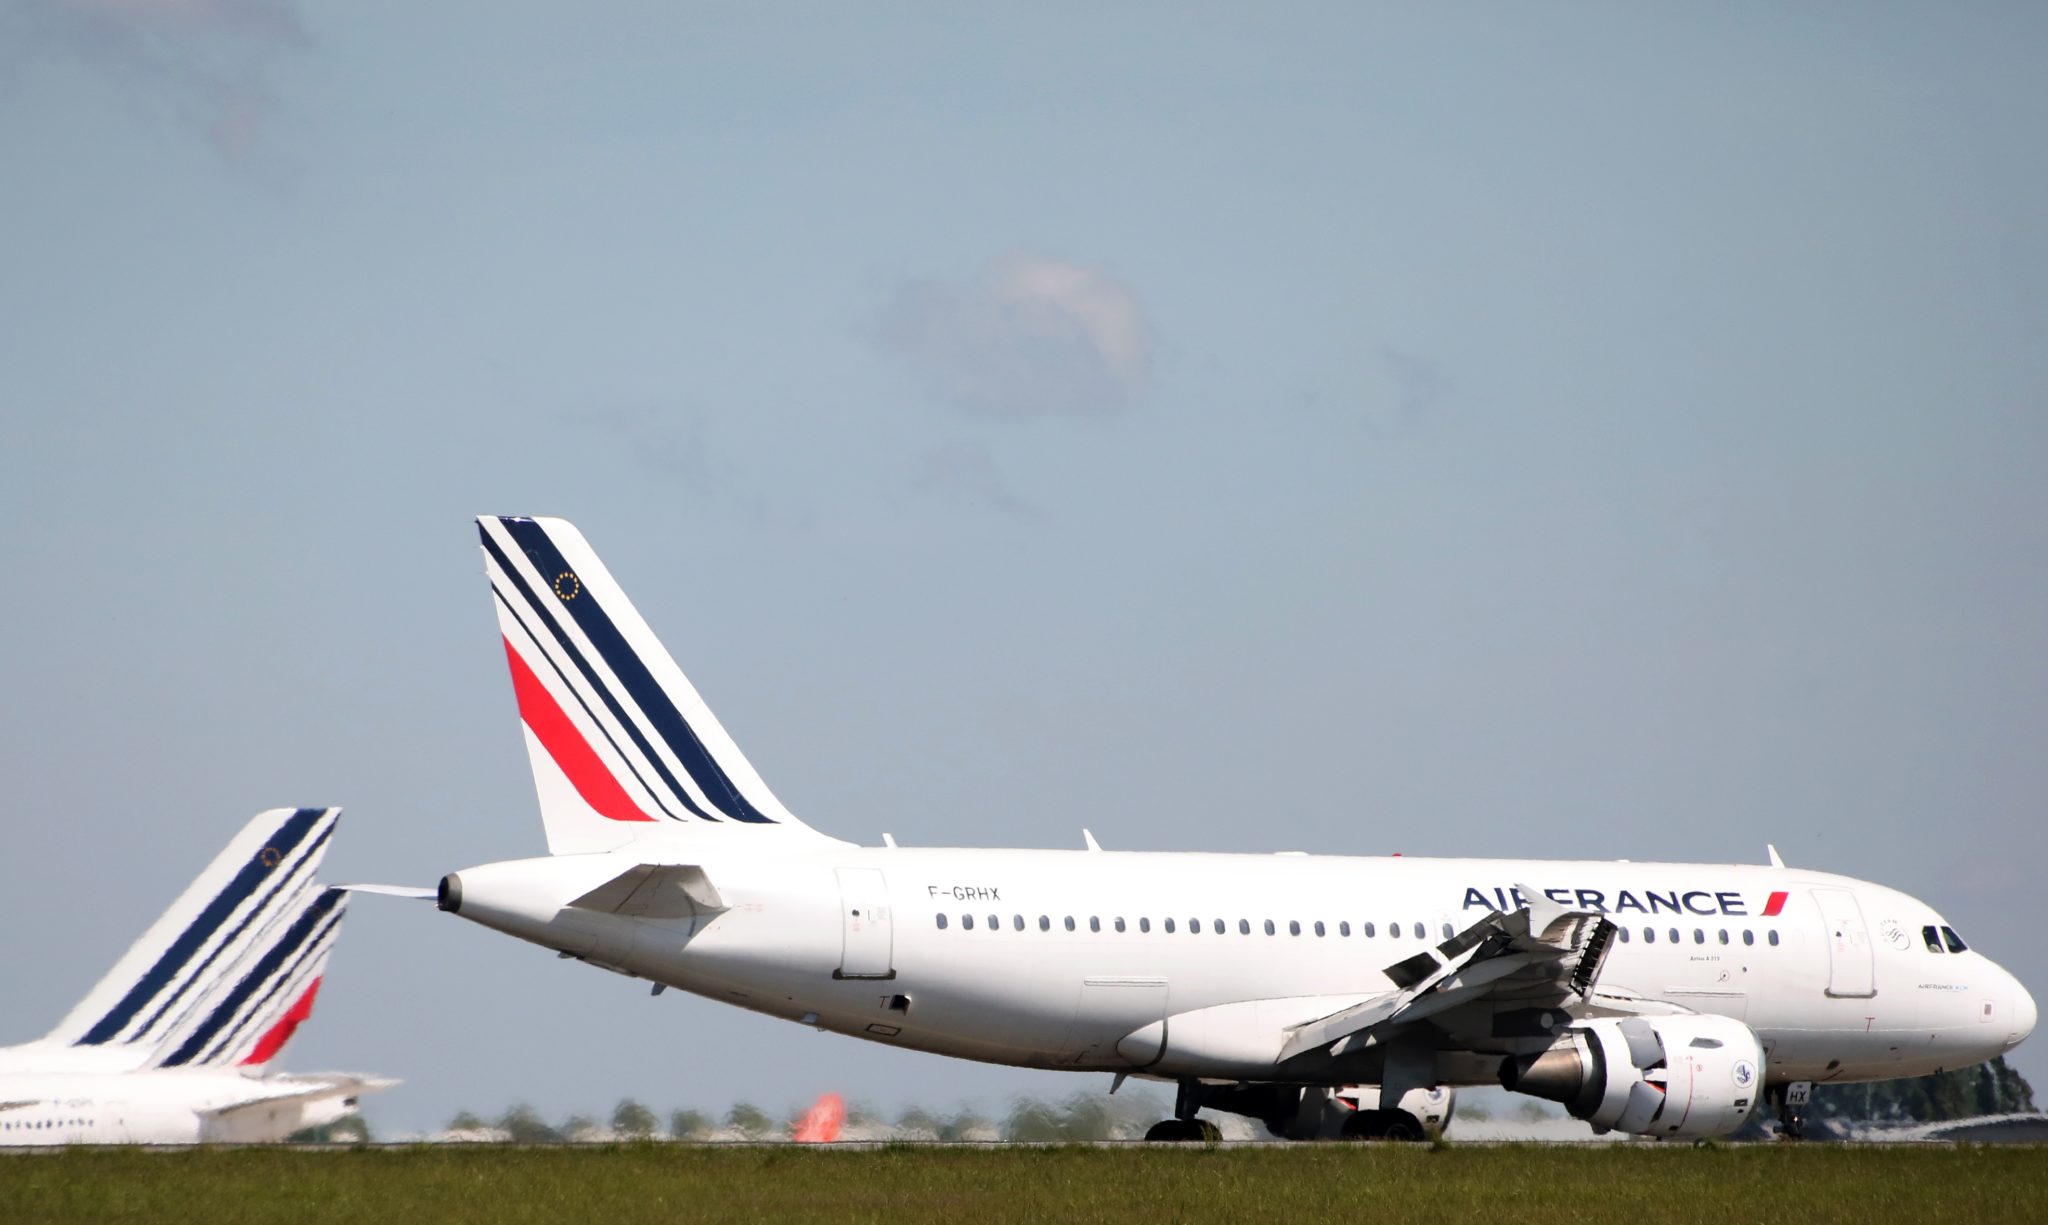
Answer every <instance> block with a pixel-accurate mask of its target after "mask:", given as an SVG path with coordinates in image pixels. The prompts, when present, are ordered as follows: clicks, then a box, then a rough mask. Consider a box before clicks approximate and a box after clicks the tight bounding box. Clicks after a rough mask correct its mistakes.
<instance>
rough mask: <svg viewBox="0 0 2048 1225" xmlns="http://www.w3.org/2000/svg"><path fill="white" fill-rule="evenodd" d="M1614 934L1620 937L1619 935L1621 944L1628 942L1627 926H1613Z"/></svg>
mask: <svg viewBox="0 0 2048 1225" xmlns="http://www.w3.org/2000/svg"><path fill="white" fill-rule="evenodd" d="M1614 934H1615V935H1617V936H1620V937H1621V942H1622V943H1623V944H1627V943H1628V928H1626V927H1617V928H1615V929H1614Z"/></svg>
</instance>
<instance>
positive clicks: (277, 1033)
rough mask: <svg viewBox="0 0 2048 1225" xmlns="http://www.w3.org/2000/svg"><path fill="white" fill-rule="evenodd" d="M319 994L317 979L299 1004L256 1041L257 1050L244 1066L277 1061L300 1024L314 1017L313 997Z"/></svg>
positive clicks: (245, 1060)
mask: <svg viewBox="0 0 2048 1225" xmlns="http://www.w3.org/2000/svg"><path fill="white" fill-rule="evenodd" d="M318 994H320V980H319V979H317V978H316V979H314V980H313V982H312V985H310V986H308V987H307V988H306V993H305V994H304V995H302V996H300V997H299V999H298V1002H297V1003H295V1004H293V1005H292V1006H291V1010H290V1011H289V1012H286V1013H285V1014H284V1015H283V1016H282V1017H279V1018H278V1020H277V1024H275V1025H273V1026H271V1027H270V1028H269V1029H268V1030H266V1031H265V1032H264V1034H263V1036H262V1037H261V1038H258V1039H257V1040H256V1049H255V1050H253V1051H250V1052H249V1057H248V1058H247V1059H244V1060H243V1061H242V1062H243V1063H244V1064H254V1063H269V1062H270V1061H271V1060H272V1059H275V1058H276V1057H277V1053H278V1052H279V1051H281V1050H283V1049H284V1044H285V1043H287V1042H290V1041H291V1040H292V1032H293V1031H294V1030H296V1029H298V1027H299V1022H301V1021H303V1020H305V1019H306V1018H307V1017H310V1016H312V1015H313V997H314V996H316V995H318Z"/></svg>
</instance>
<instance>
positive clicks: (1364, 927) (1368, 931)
mask: <svg viewBox="0 0 2048 1225" xmlns="http://www.w3.org/2000/svg"><path fill="white" fill-rule="evenodd" d="M1358 930H1360V931H1362V932H1364V933H1365V938H1366V939H1367V940H1370V939H1372V924H1370V923H1365V924H1361V925H1360V926H1359V929H1358Z"/></svg>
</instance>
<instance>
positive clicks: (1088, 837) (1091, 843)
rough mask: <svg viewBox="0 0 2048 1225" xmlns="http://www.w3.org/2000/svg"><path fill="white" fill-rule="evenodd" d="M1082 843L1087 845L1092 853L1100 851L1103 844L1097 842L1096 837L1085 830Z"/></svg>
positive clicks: (1082, 834) (1082, 833) (1082, 832)
mask: <svg viewBox="0 0 2048 1225" xmlns="http://www.w3.org/2000/svg"><path fill="white" fill-rule="evenodd" d="M1081 841H1083V842H1085V843H1087V844H1088V849H1089V850H1091V851H1099V850H1101V849H1102V844H1101V843H1099V842H1097V841H1096V840H1095V835H1094V834H1091V833H1089V832H1088V831H1087V830H1085V829H1084V830H1082V831H1081Z"/></svg>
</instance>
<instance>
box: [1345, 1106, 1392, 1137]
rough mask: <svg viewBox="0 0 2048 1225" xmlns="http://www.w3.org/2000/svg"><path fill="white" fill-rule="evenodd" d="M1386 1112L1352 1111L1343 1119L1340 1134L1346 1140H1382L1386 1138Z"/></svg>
mask: <svg viewBox="0 0 2048 1225" xmlns="http://www.w3.org/2000/svg"><path fill="white" fill-rule="evenodd" d="M1387 1113H1388V1112H1387V1111H1384V1110H1354V1111H1352V1112H1351V1113H1350V1114H1349V1115H1348V1116H1346V1118H1345V1119H1344V1127H1343V1130H1342V1132H1341V1133H1340V1134H1341V1135H1342V1136H1343V1137H1344V1138H1345V1139H1346V1140H1384V1139H1386V1138H1387V1119H1386V1116H1387Z"/></svg>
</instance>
